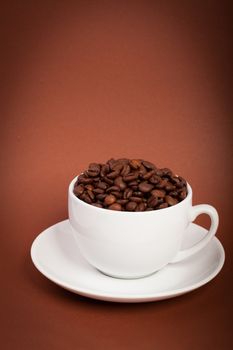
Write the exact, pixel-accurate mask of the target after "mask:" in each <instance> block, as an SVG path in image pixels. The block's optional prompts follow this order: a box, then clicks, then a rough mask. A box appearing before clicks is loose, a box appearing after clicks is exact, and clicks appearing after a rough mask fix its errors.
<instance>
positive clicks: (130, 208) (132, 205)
mask: <svg viewBox="0 0 233 350" xmlns="http://www.w3.org/2000/svg"><path fill="white" fill-rule="evenodd" d="M136 207H137V203H135V202H128V203H127V204H126V205H125V208H126V210H128V211H134V210H135V209H136Z"/></svg>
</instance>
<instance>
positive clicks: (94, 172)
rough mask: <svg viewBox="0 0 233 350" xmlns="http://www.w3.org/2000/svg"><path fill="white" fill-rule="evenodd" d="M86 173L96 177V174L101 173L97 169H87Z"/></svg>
mask: <svg viewBox="0 0 233 350" xmlns="http://www.w3.org/2000/svg"><path fill="white" fill-rule="evenodd" d="M86 174H87V175H88V176H91V177H95V176H97V175H99V171H98V172H96V171H92V170H87V171H86Z"/></svg>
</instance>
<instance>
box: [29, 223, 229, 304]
mask: <svg viewBox="0 0 233 350" xmlns="http://www.w3.org/2000/svg"><path fill="white" fill-rule="evenodd" d="M61 224H69V219H66V220H62V221H59V222H57V223H56V224H54V225H51V226H49V227H47V228H46V229H45V230H43V231H42V232H41V233H40V234H39V235H38V236H37V237H36V238H35V239H34V241H33V243H32V245H31V249H30V255H31V259H32V262H33V264H34V265H35V267H36V268H37V270H38V271H39V272H40V273H41V274H42V275H44V276H45V277H46V278H48V279H49V280H50V281H52V282H53V283H55V284H57V285H58V286H60V287H62V288H64V289H67V290H69V291H71V292H73V293H76V294H80V295H83V296H86V297H89V298H92V299H98V300H105V301H113V302H147V301H156V300H162V299H169V298H173V297H176V296H179V295H181V294H185V293H188V292H191V291H193V290H195V289H198V288H200V287H201V286H203V285H205V284H207V283H208V282H210V281H211V280H212V279H214V278H215V277H216V276H217V275H218V273H219V272H220V271H221V269H222V267H223V265H224V262H225V251H224V248H223V246H222V244H221V242H220V241H219V239H218V238H217V237H216V236H215V237H213V240H214V241H215V244H217V249H218V251H219V253H220V259H219V262H218V265H217V267H216V268H215V269H214V271H213V272H212V273H211V274H210V275H208V276H207V277H206V278H204V279H202V280H201V281H199V282H197V283H194V284H191V285H189V286H187V287H183V288H176V289H173V290H170V291H166V292H159V293H148V294H147V293H143V294H132V293H129V294H127V293H112V292H104V291H103V292H102V291H100V290H96V289H94V288H93V289H90V288H83V287H79V286H76V288H74V287H73V286H72V285H71V284H69V283H66V282H62V281H61V279H58V278H56V277H54V276H53V274H51V273H49V272H47V271H46V269H44V268H43V267H42V266H41V265H40V264H39V263H38V260H37V259H36V248H37V246H38V243H39V240H40V238H41V236H42V235H45V234H46V231H48V230H49V229H51V228H52V227H54V226H58V225H61ZM191 225H195V226H197V227H198V228H201V229H202V230H205V231H206V232H207V230H206V229H205V228H204V227H202V226H200V225H197V224H195V223H191ZM211 242H212V240H211ZM211 242H210V243H211ZM97 271H98V270H97ZM98 273H101V272H99V271H98ZM149 277H150V276H149ZM109 278H112V277H109ZM144 278H146V276H145V277H144Z"/></svg>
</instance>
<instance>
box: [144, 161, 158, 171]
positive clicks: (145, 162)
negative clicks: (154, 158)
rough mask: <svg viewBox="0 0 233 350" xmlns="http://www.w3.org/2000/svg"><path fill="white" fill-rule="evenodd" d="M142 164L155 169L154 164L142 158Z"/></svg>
mask: <svg viewBox="0 0 233 350" xmlns="http://www.w3.org/2000/svg"><path fill="white" fill-rule="evenodd" d="M142 164H143V165H144V166H145V167H146V168H147V169H155V168H156V166H155V165H154V164H153V163H151V162H147V161H146V160H143V162H142Z"/></svg>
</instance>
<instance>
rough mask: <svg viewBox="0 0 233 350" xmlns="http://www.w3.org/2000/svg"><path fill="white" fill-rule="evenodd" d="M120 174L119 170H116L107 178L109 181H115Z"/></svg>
mask: <svg viewBox="0 0 233 350" xmlns="http://www.w3.org/2000/svg"><path fill="white" fill-rule="evenodd" d="M119 174H120V172H119V171H118V170H114V171H112V172H111V173H109V174H107V177H108V178H109V179H115V178H116V177H117V176H118V175H119Z"/></svg>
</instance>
